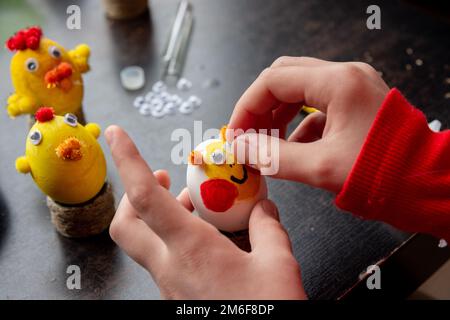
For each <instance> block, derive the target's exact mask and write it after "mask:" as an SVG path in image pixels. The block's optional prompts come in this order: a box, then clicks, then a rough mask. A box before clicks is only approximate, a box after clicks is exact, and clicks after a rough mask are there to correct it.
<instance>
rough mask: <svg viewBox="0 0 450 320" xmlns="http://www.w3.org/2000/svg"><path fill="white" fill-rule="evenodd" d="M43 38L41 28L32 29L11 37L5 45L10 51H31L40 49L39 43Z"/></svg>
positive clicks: (20, 31) (23, 30)
mask: <svg viewBox="0 0 450 320" xmlns="http://www.w3.org/2000/svg"><path fill="white" fill-rule="evenodd" d="M41 37H42V30H41V28H39V27H30V28H28V29H22V30H19V31H17V32H16V34H14V35H13V36H12V37H10V38H9V39H8V40H7V41H6V43H5V45H6V47H7V48H8V49H9V50H10V51H16V50H25V49H31V50H36V49H37V48H38V47H39V41H40V40H41Z"/></svg>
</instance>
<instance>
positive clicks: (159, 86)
mask: <svg viewBox="0 0 450 320" xmlns="http://www.w3.org/2000/svg"><path fill="white" fill-rule="evenodd" d="M166 89H167V86H166V84H165V83H164V82H162V81H157V82H155V83H154V84H153V87H152V91H153V92H155V93H161V92H163V91H166Z"/></svg>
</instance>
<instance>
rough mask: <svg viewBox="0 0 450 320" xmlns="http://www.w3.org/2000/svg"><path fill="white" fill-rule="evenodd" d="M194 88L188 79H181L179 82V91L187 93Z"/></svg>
mask: <svg viewBox="0 0 450 320" xmlns="http://www.w3.org/2000/svg"><path fill="white" fill-rule="evenodd" d="M191 87H192V82H190V81H189V80H188V79H186V78H180V80H178V82H177V88H178V90H182V91H187V90H189V89H190V88H191Z"/></svg>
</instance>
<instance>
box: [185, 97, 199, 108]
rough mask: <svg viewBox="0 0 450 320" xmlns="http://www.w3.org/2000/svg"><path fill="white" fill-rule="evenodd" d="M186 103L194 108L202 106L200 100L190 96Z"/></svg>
mask: <svg viewBox="0 0 450 320" xmlns="http://www.w3.org/2000/svg"><path fill="white" fill-rule="evenodd" d="M187 101H188V102H190V103H192V105H193V106H194V108H196V109H197V108H198V107H200V105H201V104H202V99H200V98H199V97H197V96H190V97H189V98H188V100H187Z"/></svg>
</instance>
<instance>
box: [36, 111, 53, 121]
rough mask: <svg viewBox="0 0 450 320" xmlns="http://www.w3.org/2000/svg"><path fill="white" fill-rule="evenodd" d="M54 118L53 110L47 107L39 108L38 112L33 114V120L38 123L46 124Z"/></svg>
mask: <svg viewBox="0 0 450 320" xmlns="http://www.w3.org/2000/svg"><path fill="white" fill-rule="evenodd" d="M54 117H55V110H53V108H49V107H42V108H39V109H38V111H36V113H35V114H34V118H35V119H36V121H38V122H47V121H50V120H52V119H53V118H54Z"/></svg>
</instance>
